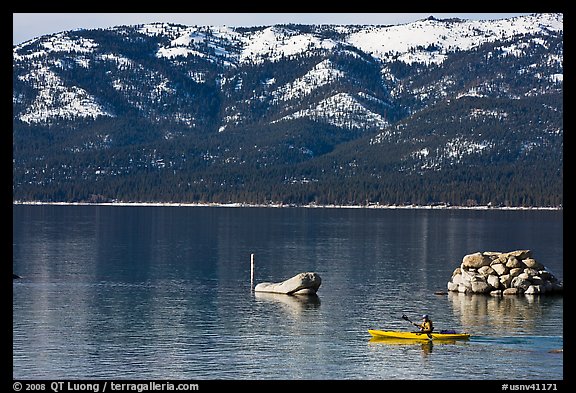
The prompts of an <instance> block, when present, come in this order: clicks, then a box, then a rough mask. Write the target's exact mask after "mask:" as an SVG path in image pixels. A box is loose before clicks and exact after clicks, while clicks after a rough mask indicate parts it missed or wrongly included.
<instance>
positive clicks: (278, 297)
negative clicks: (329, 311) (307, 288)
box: [254, 292, 320, 317]
mask: <svg viewBox="0 0 576 393" xmlns="http://www.w3.org/2000/svg"><path fill="white" fill-rule="evenodd" d="M254 298H255V299H256V300H257V301H264V302H272V303H276V304H279V305H281V306H282V308H283V309H284V310H286V311H288V312H289V313H290V314H291V315H292V316H295V317H298V316H299V315H301V314H302V313H303V312H304V311H306V310H310V309H316V308H318V307H320V298H319V297H318V295H284V294H280V293H268V292H254Z"/></svg>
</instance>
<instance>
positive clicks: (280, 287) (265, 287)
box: [254, 272, 322, 295]
mask: <svg viewBox="0 0 576 393" xmlns="http://www.w3.org/2000/svg"><path fill="white" fill-rule="evenodd" d="M321 283H322V279H321V278H320V276H319V275H318V274H317V273H313V272H305V273H299V274H297V275H295V276H294V277H292V278H289V279H287V280H285V281H282V282H278V283H272V282H261V283H260V284H257V285H256V286H255V287H254V291H255V292H270V293H283V294H286V295H315V294H316V291H318V288H320V284H321Z"/></svg>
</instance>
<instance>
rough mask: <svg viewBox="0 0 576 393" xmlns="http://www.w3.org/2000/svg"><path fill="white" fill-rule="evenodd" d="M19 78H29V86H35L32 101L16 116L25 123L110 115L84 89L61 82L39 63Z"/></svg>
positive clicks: (110, 114)
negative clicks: (33, 71)
mask: <svg viewBox="0 0 576 393" xmlns="http://www.w3.org/2000/svg"><path fill="white" fill-rule="evenodd" d="M21 78H22V79H26V78H30V79H31V80H30V81H31V82H33V86H34V87H35V88H36V89H38V95H37V96H36V98H35V100H34V102H33V103H32V104H31V105H29V106H28V107H27V108H26V110H25V111H24V112H22V113H21V114H20V116H19V117H18V118H19V119H20V120H21V121H23V122H25V123H39V122H43V121H45V120H46V119H49V118H64V119H73V118H78V117H81V118H96V117H99V116H111V117H113V116H114V114H112V113H110V112H109V111H108V110H106V109H105V108H104V107H103V106H102V105H100V104H99V103H98V102H97V100H96V99H95V98H94V97H93V96H91V95H90V94H88V93H87V92H86V91H85V90H84V89H81V88H79V87H76V86H71V87H67V86H64V84H63V83H62V82H61V80H60V78H59V77H58V76H57V75H56V74H55V73H54V72H53V71H52V70H50V69H49V68H48V67H41V68H39V69H37V70H36V72H35V73H33V74H28V75H26V76H24V77H21Z"/></svg>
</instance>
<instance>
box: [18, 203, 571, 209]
mask: <svg viewBox="0 0 576 393" xmlns="http://www.w3.org/2000/svg"><path fill="white" fill-rule="evenodd" d="M12 205H56V206H118V207H120V206H150V207H227V208H242V207H245V208H246V207H248V208H263V207H265V208H275V209H279V208H306V209H389V210H401V209H415V210H563V207H546V206H532V207H523V206H498V207H494V206H453V205H377V204H373V205H317V204H308V205H293V204H281V203H269V204H250V203H216V202H211V203H180V202H97V203H92V202H39V201H36V202H24V201H13V202H12Z"/></svg>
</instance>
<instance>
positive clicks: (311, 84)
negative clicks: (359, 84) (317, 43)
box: [272, 60, 345, 102]
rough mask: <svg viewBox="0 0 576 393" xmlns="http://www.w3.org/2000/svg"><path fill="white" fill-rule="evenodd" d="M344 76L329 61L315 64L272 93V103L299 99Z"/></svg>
mask: <svg viewBox="0 0 576 393" xmlns="http://www.w3.org/2000/svg"><path fill="white" fill-rule="evenodd" d="M344 76H345V73H344V72H343V71H340V70H338V69H337V68H335V67H334V64H333V63H332V62H331V61H330V60H323V61H321V62H320V63H318V64H316V66H314V68H312V69H311V70H310V71H308V72H307V73H306V74H305V75H304V76H302V77H300V78H297V79H295V80H294V81H292V82H290V83H287V84H285V85H283V86H281V87H279V88H278V89H277V90H275V91H274V92H273V93H272V96H273V98H274V101H273V102H277V101H288V100H292V99H299V98H302V97H303V96H305V95H308V94H310V93H312V92H313V91H314V90H315V89H318V88H319V87H322V86H324V85H327V84H330V83H332V82H335V81H336V80H338V79H339V78H342V77H344Z"/></svg>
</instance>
